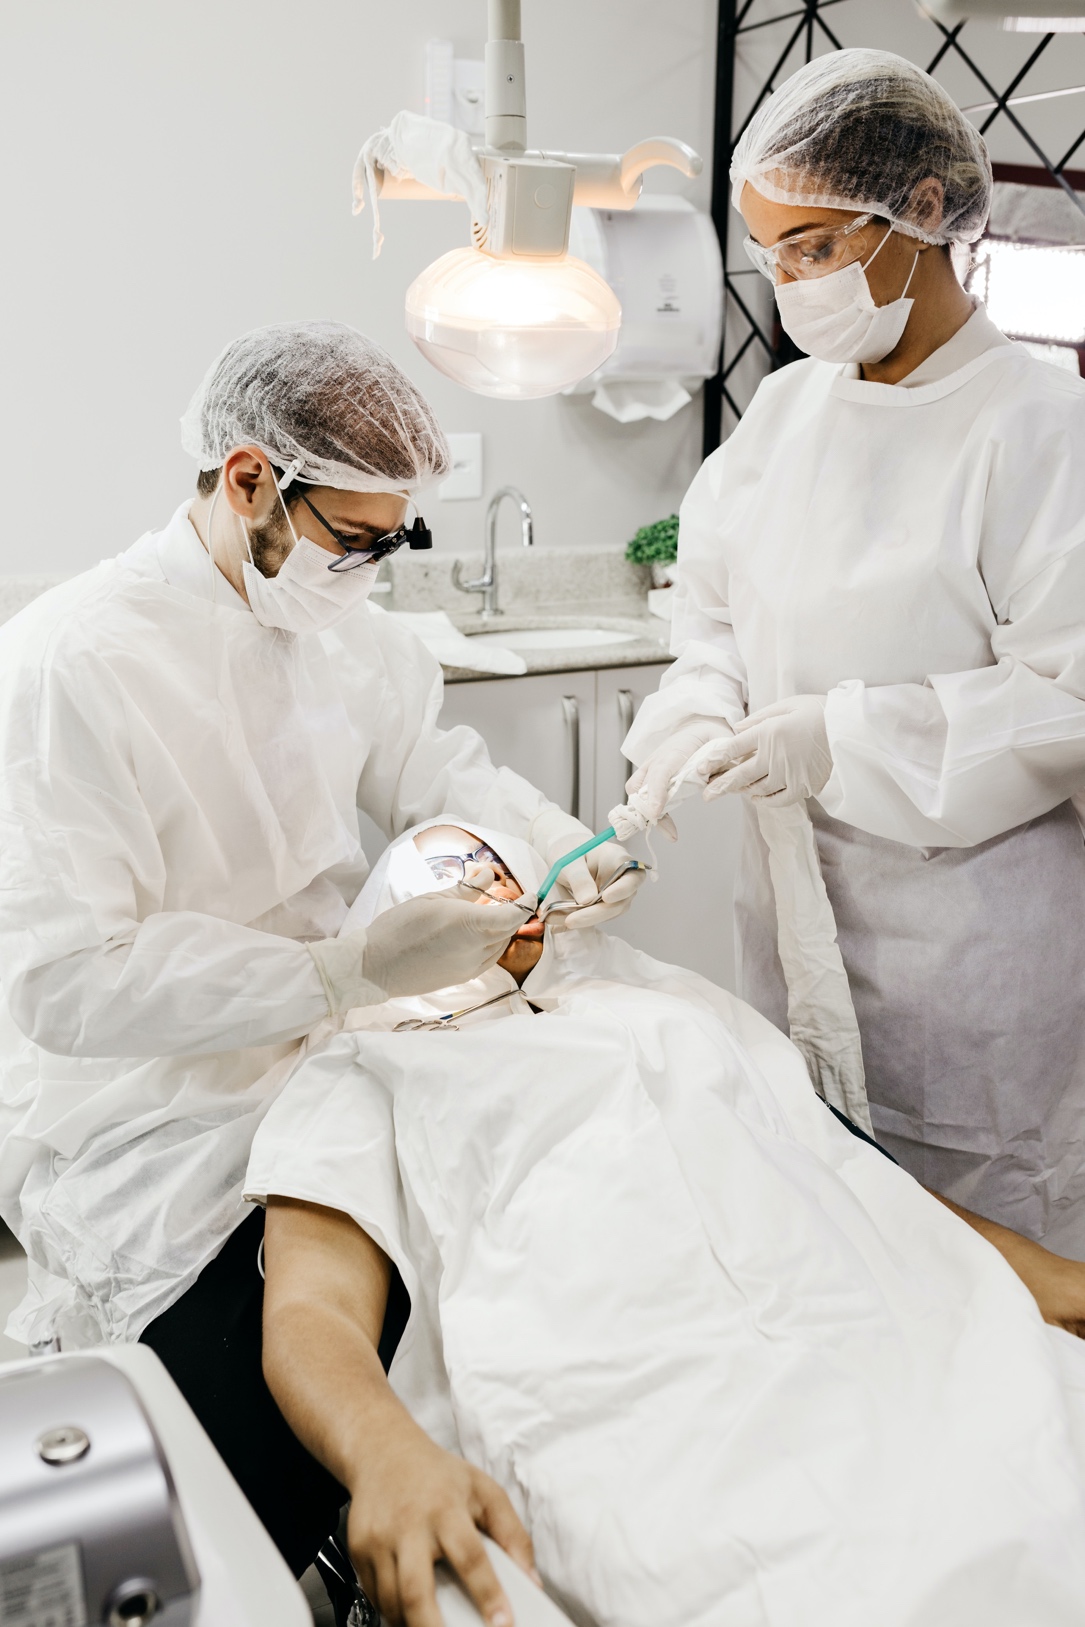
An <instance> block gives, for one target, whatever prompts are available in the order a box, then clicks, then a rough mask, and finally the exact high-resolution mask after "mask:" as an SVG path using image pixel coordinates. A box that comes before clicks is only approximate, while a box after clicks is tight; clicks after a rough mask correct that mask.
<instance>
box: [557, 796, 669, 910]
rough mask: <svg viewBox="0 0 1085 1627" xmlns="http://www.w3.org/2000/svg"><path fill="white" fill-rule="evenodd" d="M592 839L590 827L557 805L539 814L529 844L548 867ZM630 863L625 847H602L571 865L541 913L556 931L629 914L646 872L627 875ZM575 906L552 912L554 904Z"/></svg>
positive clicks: (608, 845) (613, 844) (629, 871)
mask: <svg viewBox="0 0 1085 1627" xmlns="http://www.w3.org/2000/svg"><path fill="white" fill-rule="evenodd" d="M593 834H594V832H592V831H590V830H589V829H588V827H587V825H582V824H581V822H580V820H579V819H574V818H573V816H572V814H567V813H564V812H563V811H562V810H561V809H560V808H559V807H558V806H557V805H556V804H555V803H553V802H552V803H550V804H549V806H547V807H545V808H543V810H542V812H541V813H537V814H536V815H535V818H534V819H533V820H532V822H531V831H530V834H529V836H528V840H529V841H530V843H531V845H532V847H533V848H535V850H536V851H537V852H539V853H541V854H542V856H543V858H544V859H545V860H546V862H547V864H554V863H555V862H556V861H557V860H558V859H560V858H561V857H562V856H563V855H564V854H566V853H568V852H569V850H570V849H571V848H574V847H579V846H580V845H581V843H582V842H589V841H590V840H591V838H592V836H593ZM630 860H631V855H630V854H629V853H627V852H626V850H625V848H624V847H622V845H621V843H620V842H603V843H602V844H601V845H600V846H599V847H594V848H592V850H591V852H590V853H586V854H585V855H584V857H583V858H582V859H574V860H573V862H572V864H567V865H566V866H565V869H564V870H563V871H562V872H561V874H560V876H559V877H558V879H557V880H556V881H555V883H554V886H553V890H552V891H551V893H550V894H549V896H548V897H547V899H546V900H545V901H544V903H543V909H542V913H543V915H544V917H545V919H546V921H547V922H548V924H549V925H550V927H551V929H552V930H559V927H586V926H602V924H603V922H604V921H612V920H613V919H614V918H615V916H617V915H624V914H625V912H626V910H627V909H628V908H629V906H630V904H631V903H632V902H633V899H634V897H635V896H636V892H637V888H638V887H639V886H640V884H641V882H642V881H643V880H644V877H645V873H646V872H645V871H643V870H625V869H624V867H625V866H626V865H627V864H629V863H630ZM620 871H621V872H623V873H622V874H619V872H620ZM570 901H571V902H572V903H573V904H574V905H575V906H576V907H575V909H573V910H571V911H569V912H568V913H565V912H562V914H561V915H558V914H554V913H552V912H553V906H554V904H556V903H569V902H570Z"/></svg>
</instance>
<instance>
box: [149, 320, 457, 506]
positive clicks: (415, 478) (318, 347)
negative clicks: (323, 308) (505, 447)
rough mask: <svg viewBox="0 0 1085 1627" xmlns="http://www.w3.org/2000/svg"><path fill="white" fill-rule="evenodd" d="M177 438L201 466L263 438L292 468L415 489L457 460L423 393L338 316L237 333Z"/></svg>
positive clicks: (303, 475) (321, 478)
mask: <svg viewBox="0 0 1085 1627" xmlns="http://www.w3.org/2000/svg"><path fill="white" fill-rule="evenodd" d="M181 444H182V445H183V446H184V449H185V451H186V452H190V453H191V454H192V456H193V457H194V458H196V459H197V460H198V462H199V465H200V468H201V469H218V468H221V466H222V464H223V462H224V460H225V458H226V455H227V453H229V452H231V451H233V449H234V448H235V447H238V446H258V447H259V448H260V450H261V451H262V452H264V453H265V454H266V455H267V457H268V458H270V459H271V461H272V463H274V464H276V465H277V466H278V467H279V468H280V469H283V470H288V471H289V472H290V473H291V475H292V477H296V478H297V479H300V480H307V481H311V482H312V483H313V484H314V485H318V486H336V487H338V488H340V489H341V490H344V491H404V490H406V491H414V490H415V489H416V488H417V487H419V486H424V485H425V484H426V482H427V481H430V480H433V479H438V478H440V477H442V476H444V475H447V474H448V473H449V472H450V471H451V468H452V458H451V454H450V453H449V449H448V442H447V441H446V440H445V437H444V434H443V432H442V430H441V427H440V425H439V424H438V422H437V419H436V418H435V417H434V414H433V409H432V407H431V406H430V405H429V402H428V401H427V400H426V398H425V397H424V396H423V395H422V394H421V392H420V391H419V390H417V389H416V388H415V386H414V385H413V384H412V383H411V381H410V379H409V378H408V377H407V375H406V374H405V373H403V372H401V371H400V369H399V368H398V367H397V366H396V364H395V362H394V361H393V360H392V358H391V357H390V356H389V355H388V354H387V353H386V352H385V351H383V350H382V349H381V348H380V346H379V345H375V344H374V343H373V341H372V339H367V338H366V337H365V335H364V334H362V333H359V332H358V331H357V330H356V329H355V328H350V327H347V326H346V325H345V324H344V323H342V322H290V323H287V322H284V323H279V324H277V325H276V326H274V327H268V328H254V329H253V331H252V332H251V333H244V334H242V335H241V337H240V339H235V340H233V342H232V343H231V344H228V345H227V346H226V349H225V350H224V351H223V352H222V354H221V356H219V358H218V360H217V361H215V362H214V363H213V364H212V366H211V367H210V369H209V370H208V372H207V375H206V377H205V378H204V381H203V383H202V384H201V385H200V387H199V389H198V390H197V391H196V394H195V396H194V397H193V398H192V401H191V403H190V404H189V408H188V411H187V412H186V413H185V415H184V417H183V418H182V420H181Z"/></svg>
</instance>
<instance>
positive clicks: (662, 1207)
mask: <svg viewBox="0 0 1085 1627" xmlns="http://www.w3.org/2000/svg"><path fill="white" fill-rule="evenodd" d="M472 829H474V830H476V832H477V834H478V835H479V836H481V837H482V838H483V839H484V840H486V841H489V842H490V843H491V844H492V845H493V846H494V848H495V849H496V851H498V852H499V853H501V854H502V856H503V857H504V858H505V860H506V861H507V862H508V863H509V864H510V866H511V867H512V870H513V873H514V874H515V875H516V876H517V878H518V880H520V882H521V885H523V886H524V887H525V890H530V889H531V888H532V887H536V886H537V885H538V883H539V881H540V880H541V878H542V875H543V873H544V871H545V868H546V866H545V864H544V863H543V861H542V860H541V859H540V858H539V856H538V855H532V854H531V853H530V850H526V849H525V848H524V845H523V844H521V843H511V844H510V843H509V842H508V840H507V839H506V838H505V837H504V836H503V835H502V834H500V833H497V832H493V831H487V830H485V829H478V827H477V826H472ZM397 871H398V873H397ZM412 872H413V874H412ZM384 886H386V887H387V889H388V891H387V893H386V896H385V898H384V900H383V903H385V904H386V903H387V902H389V901H393V900H394V897H395V896H410V892H411V890H428V889H429V888H430V887H432V878H431V877H429V876H428V874H426V875H423V873H422V866H421V864H420V863H419V862H418V861H417V859H416V858H415V857H414V856H413V855H412V853H411V851H410V843H409V838H407V837H405V838H402V839H401V841H400V843H399V844H397V845H396V846H395V847H393V849H392V850H391V851H390V853H389V854H386V855H385V857H384V858H383V859H382V860H381V865H380V867H379V868H378V870H377V871H375V872H374V875H373V876H372V878H371V879H370V881H369V883H368V884H367V886H366V888H365V890H364V891H363V894H362V896H361V898H360V899H359V901H358V904H356V905H355V912H356V914H357V916H358V918H359V919H360V920H361V921H362V922H363V923H364V921H365V919H366V918H367V915H366V912H367V910H368V909H369V907H370V906H371V905H372V904H373V903H374V899H375V895H377V897H376V901H377V902H378V903H380V902H381V900H380V898H379V895H380V893H381V890H382V887H384ZM397 887H398V888H399V889H400V891H399V892H398V893H397V892H396V888H397ZM502 993H504V994H505V995H506V996H507V998H506V999H505V1000H504V1001H502V1002H501V1003H499V1004H496V1005H487V1006H486V1007H485V1008H484V1009H482V1010H479V1011H477V1012H476V1013H475V1014H474V1016H473V1017H467V1018H464V1019H461V1020H460V1023H459V1026H458V1028H457V1031H455V1032H437V1033H435V1032H417V1031H416V1032H396V1031H395V1028H396V1024H397V1023H400V1022H403V1021H409V1020H412V1019H418V1018H427V1017H431V1016H434V1015H437V1014H440V1013H443V1012H447V1011H456V1010H462V1009H463V1008H464V1007H465V1006H469V1005H472V1004H475V1003H476V1002H478V1001H481V1000H486V999H489V998H490V997H491V996H492V995H495V994H502ZM532 1006H535V1007H537V1008H540V1012H541V1014H533V1012H532ZM328 1026H329V1028H330V1027H331V1025H330V1024H329V1025H328ZM246 1189H247V1191H248V1192H249V1193H250V1194H251V1195H252V1196H254V1197H264V1196H266V1195H267V1194H268V1193H278V1194H280V1195H283V1196H286V1197H293V1198H298V1199H302V1200H306V1201H309V1202H314V1203H320V1204H325V1205H329V1206H331V1207H333V1208H336V1209H339V1210H341V1211H342V1212H344V1213H345V1214H348V1215H350V1216H352V1217H353V1219H354V1220H355V1221H356V1222H357V1223H358V1224H359V1225H360V1226H361V1227H362V1228H363V1229H364V1230H365V1231H367V1232H368V1233H369V1234H370V1235H371V1236H372V1237H373V1238H374V1239H375V1240H376V1241H377V1243H378V1244H379V1245H380V1246H381V1247H382V1248H384V1249H385V1250H386V1252H387V1253H388V1254H389V1255H390V1256H391V1257H392V1259H393V1260H395V1262H396V1264H397V1265H398V1267H399V1270H400V1272H401V1274H402V1276H403V1280H404V1282H405V1284H406V1286H407V1290H408V1293H409V1294H410V1298H411V1317H410V1322H409V1324H408V1327H407V1330H406V1333H405V1335H404V1339H403V1342H402V1344H401V1346H400V1348H399V1350H398V1352H397V1354H396V1358H395V1360H394V1362H393V1364H392V1369H391V1381H392V1384H393V1386H394V1388H395V1389H396V1390H397V1392H398V1393H399V1395H400V1396H401V1398H402V1399H403V1400H404V1402H405V1404H406V1405H407V1406H408V1407H409V1408H410V1409H411V1411H412V1412H413V1414H414V1416H415V1417H416V1418H417V1419H418V1421H419V1422H420V1423H421V1424H422V1425H423V1426H424V1427H425V1428H426V1429H428V1430H429V1432H430V1433H431V1435H432V1436H433V1437H434V1438H435V1439H437V1440H438V1441H439V1442H440V1443H441V1444H442V1445H444V1446H446V1447H448V1448H450V1449H451V1450H453V1451H459V1452H462V1453H463V1454H464V1455H465V1456H467V1457H468V1458H469V1459H470V1460H471V1461H472V1462H474V1463H476V1464H478V1465H479V1466H480V1467H482V1468H484V1469H486V1470H487V1471H488V1472H489V1473H490V1474H492V1475H493V1476H494V1477H495V1478H496V1479H497V1480H498V1481H499V1482H500V1483H501V1484H502V1485H503V1486H504V1487H505V1489H506V1490H507V1491H508V1493H509V1495H510V1496H511V1497H512V1499H513V1501H514V1503H515V1504H516V1506H517V1508H518V1509H519V1511H520V1513H521V1515H522V1517H523V1519H524V1520H525V1522H526V1524H527V1526H528V1529H529V1531H530V1532H531V1536H532V1539H533V1541H534V1543H535V1552H536V1556H537V1559H538V1562H539V1567H540V1570H541V1571H542V1574H543V1576H544V1578H545V1579H546V1582H547V1584H548V1586H549V1587H550V1588H551V1590H552V1591H553V1593H554V1595H555V1596H556V1597H557V1598H558V1600H559V1602H563V1603H564V1604H565V1605H566V1607H567V1608H568V1609H569V1612H570V1614H571V1615H572V1616H573V1619H574V1620H575V1621H577V1622H580V1623H584V1624H591V1623H595V1624H598V1627H664V1624H667V1627H670V1624H673V1627H679V1624H681V1627H1041V1624H1042V1627H1078V1624H1079V1623H1080V1621H1081V1617H1082V1607H1081V1601H1082V1599H1083V1598H1085V1542H1083V1541H1082V1532H1083V1530H1085V1481H1083V1478H1082V1477H1083V1469H1085V1440H1082V1441H1081V1442H1080V1444H1078V1445H1077V1446H1076V1448H1075V1435H1074V1431H1075V1423H1076V1426H1077V1428H1078V1429H1079V1430H1081V1432H1082V1434H1083V1435H1085V1429H1082V1426H1083V1425H1085V1406H1083V1405H1082V1403H1085V1393H1081V1387H1082V1386H1083V1385H1085V1346H1082V1344H1081V1342H1080V1341H1079V1340H1076V1339H1073V1338H1071V1337H1070V1335H1068V1334H1066V1333H1063V1332H1061V1331H1060V1330H1052V1329H1046V1328H1045V1327H1044V1326H1043V1324H1042V1323H1041V1321H1040V1319H1039V1315H1038V1312H1037V1310H1036V1305H1035V1302H1034V1301H1033V1299H1032V1297H1031V1295H1029V1293H1028V1292H1027V1290H1026V1289H1025V1288H1024V1287H1023V1286H1022V1284H1021V1283H1020V1282H1019V1281H1018V1280H1017V1278H1016V1277H1015V1276H1014V1275H1013V1273H1012V1272H1011V1270H1010V1269H1009V1267H1008V1266H1007V1265H1006V1262H1005V1261H1004V1260H1003V1259H1002V1258H1001V1256H1000V1255H998V1254H996V1252H995V1251H994V1249H992V1248H990V1247H989V1246H988V1245H987V1244H986V1243H985V1242H984V1241H983V1240H982V1239H981V1238H980V1237H978V1236H977V1235H976V1233H975V1232H973V1231H971V1230H970V1229H969V1227H967V1226H966V1225H965V1224H964V1223H963V1222H962V1221H960V1220H958V1219H957V1217H956V1216H955V1215H953V1214H951V1213H950V1212H949V1211H948V1210H947V1209H946V1208H945V1207H944V1206H943V1205H941V1204H940V1203H938V1202H937V1201H936V1200H935V1199H933V1198H932V1197H930V1195H929V1194H928V1193H926V1192H924V1191H922V1190H921V1189H920V1187H919V1186H918V1185H917V1184H916V1183H915V1182H914V1181H913V1180H912V1178H911V1177H910V1176H908V1175H906V1174H905V1173H904V1172H903V1171H902V1170H900V1169H897V1168H895V1167H894V1166H893V1164H892V1163H890V1161H889V1160H888V1159H887V1158H886V1157H884V1155H883V1154H882V1153H880V1152H878V1151H877V1150H875V1149H874V1148H872V1147H870V1146H868V1145H865V1144H864V1143H863V1142H861V1141H859V1140H858V1139H856V1137H855V1136H853V1135H851V1134H849V1132H848V1131H847V1130H845V1129H844V1128H843V1127H842V1126H841V1125H840V1124H839V1123H837V1121H836V1120H835V1119H834V1118H833V1117H832V1116H831V1114H830V1113H829V1110H828V1109H827V1108H826V1107H825V1105H824V1104H823V1103H822V1102H821V1101H819V1100H818V1098H817V1097H816V1095H815V1094H814V1091H813V1088H812V1087H811V1084H810V1080H809V1078H808V1076H807V1074H806V1069H805V1066H804V1064H803V1061H802V1058H801V1057H800V1055H799V1053H798V1051H797V1050H796V1049H795V1048H794V1046H792V1045H791V1043H790V1041H788V1040H787V1039H785V1038H784V1037H783V1035H781V1034H780V1033H779V1032H778V1031H777V1030H776V1029H775V1028H773V1026H772V1025H771V1024H770V1023H768V1022H766V1021H765V1020H764V1018H762V1017H759V1016H758V1014H757V1013H756V1012H755V1011H753V1010H751V1009H750V1007H748V1006H744V1005H743V1004H742V1002H741V1001H739V1000H736V999H735V998H734V997H733V996H732V995H729V994H725V993H724V992H723V991H722V990H721V989H716V988H713V986H712V985H711V984H710V983H707V982H706V981H705V980H704V979H703V978H700V977H697V976H696V975H695V974H694V973H692V972H685V971H682V970H681V969H680V968H678V967H674V966H664V965H661V964H660V963H659V962H657V961H653V960H651V959H649V957H648V956H647V955H643V954H640V953H639V952H638V951H636V950H634V949H632V948H630V947H629V946H628V945H627V944H625V943H623V942H622V941H621V940H620V939H618V938H611V937H608V936H607V935H606V934H604V933H601V932H597V931H592V930H590V929H589V930H586V931H577V932H573V931H570V932H566V933H564V934H562V935H561V936H560V937H559V938H558V939H557V940H554V939H553V938H551V940H550V943H549V947H548V950H547V952H546V954H545V955H544V958H543V960H542V962H541V963H540V964H539V966H538V967H537V968H536V969H535V970H534V971H533V972H532V973H531V975H530V976H529V977H528V979H527V980H526V982H525V984H524V987H523V992H522V993H520V992H518V991H517V989H516V986H515V984H514V982H513V979H512V978H511V977H510V976H509V974H508V973H507V972H504V971H502V970H501V969H500V968H498V967H495V968H493V970H491V971H490V972H487V973H486V975H485V977H483V978H480V979H477V980H476V982H475V983H474V984H471V985H462V986H461V987H460V988H458V989H450V990H445V991H443V992H442V993H439V994H433V995H428V996H426V997H425V998H424V999H421V1000H397V1001H389V1002H388V1004H387V1005H385V1006H381V1007H370V1008H369V1009H368V1010H365V1011H359V1012H357V1013H352V1014H351V1016H350V1018H349V1019H348V1031H346V1032H342V1033H339V1034H338V1035H336V1036H333V1037H329V1038H328V1039H327V1042H326V1043H325V1044H323V1045H321V1044H320V1040H319V1036H318V1035H314V1036H313V1037H312V1039H311V1040H310V1042H309V1050H308V1054H307V1056H306V1058H305V1059H304V1060H303V1061H302V1062H301V1064H300V1066H299V1067H298V1070H297V1072H296V1074H295V1075H294V1077H293V1078H292V1079H291V1080H290V1081H289V1082H288V1083H287V1085H286V1086H285V1089H284V1090H283V1091H282V1092H281V1094H280V1095H279V1096H278V1097H277V1099H276V1101H275V1103H274V1104H273V1105H272V1107H271V1109H270V1111H269V1113H268V1115H267V1117H266V1118H265V1119H264V1121H263V1123H262V1124H261V1126H260V1128H259V1130H258V1131H257V1135H256V1139H255V1142H254V1145H253V1153H252V1159H251V1161H250V1165H249V1172H248V1177H247V1181H246ZM1075 1375H1076V1376H1075ZM1075 1385H1076V1386H1077V1387H1078V1392H1079V1393H1078V1395H1077V1397H1076V1399H1077V1402H1078V1407H1077V1411H1076V1414H1075V1413H1074V1412H1072V1411H1070V1410H1069V1408H1068V1403H1070V1404H1071V1405H1072V1404H1073V1402H1074V1400H1075V1396H1074V1394H1073V1388H1072V1387H1073V1386H1075Z"/></svg>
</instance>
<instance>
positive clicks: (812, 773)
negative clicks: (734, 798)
mask: <svg viewBox="0 0 1085 1627" xmlns="http://www.w3.org/2000/svg"><path fill="white" fill-rule="evenodd" d="M826 698H827V697H826V696H824V695H792V696H791V698H790V699H789V700H785V701H777V702H776V703H775V705H773V706H763V707H762V708H761V710H760V711H759V712H754V713H753V715H752V716H751V717H748V718H744V719H743V721H742V722H741V723H739V724H738V725H737V727H736V729H735V736H734V739H733V740H732V741H731V742H730V743H729V746H728V747H727V749H726V750H722V751H720V752H719V753H718V754H715V753H714V754H713V761H712V762H711V763H704V764H702V765H701V777H702V778H703V779H706V780H707V781H708V785H707V787H706V789H705V793H704V798H705V801H706V802H710V801H712V799H713V798H714V797H719V796H723V795H725V793H727V792H729V791H747V792H749V794H750V796H751V797H754V798H755V799H757V800H758V801H760V800H764V801H766V802H774V803H775V804H776V806H777V807H781V808H783V807H786V806H787V805H788V804H789V803H791V802H802V801H803V800H804V799H805V798H806V797H816V796H817V794H818V792H819V791H820V790H821V789H822V787H823V786H824V784H825V782H826V780H827V779H828V778H829V775H830V774H831V773H832V771H833V757H832V752H831V751H830V750H829V736H828V734H827V733H826V730H825V702H826Z"/></svg>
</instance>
